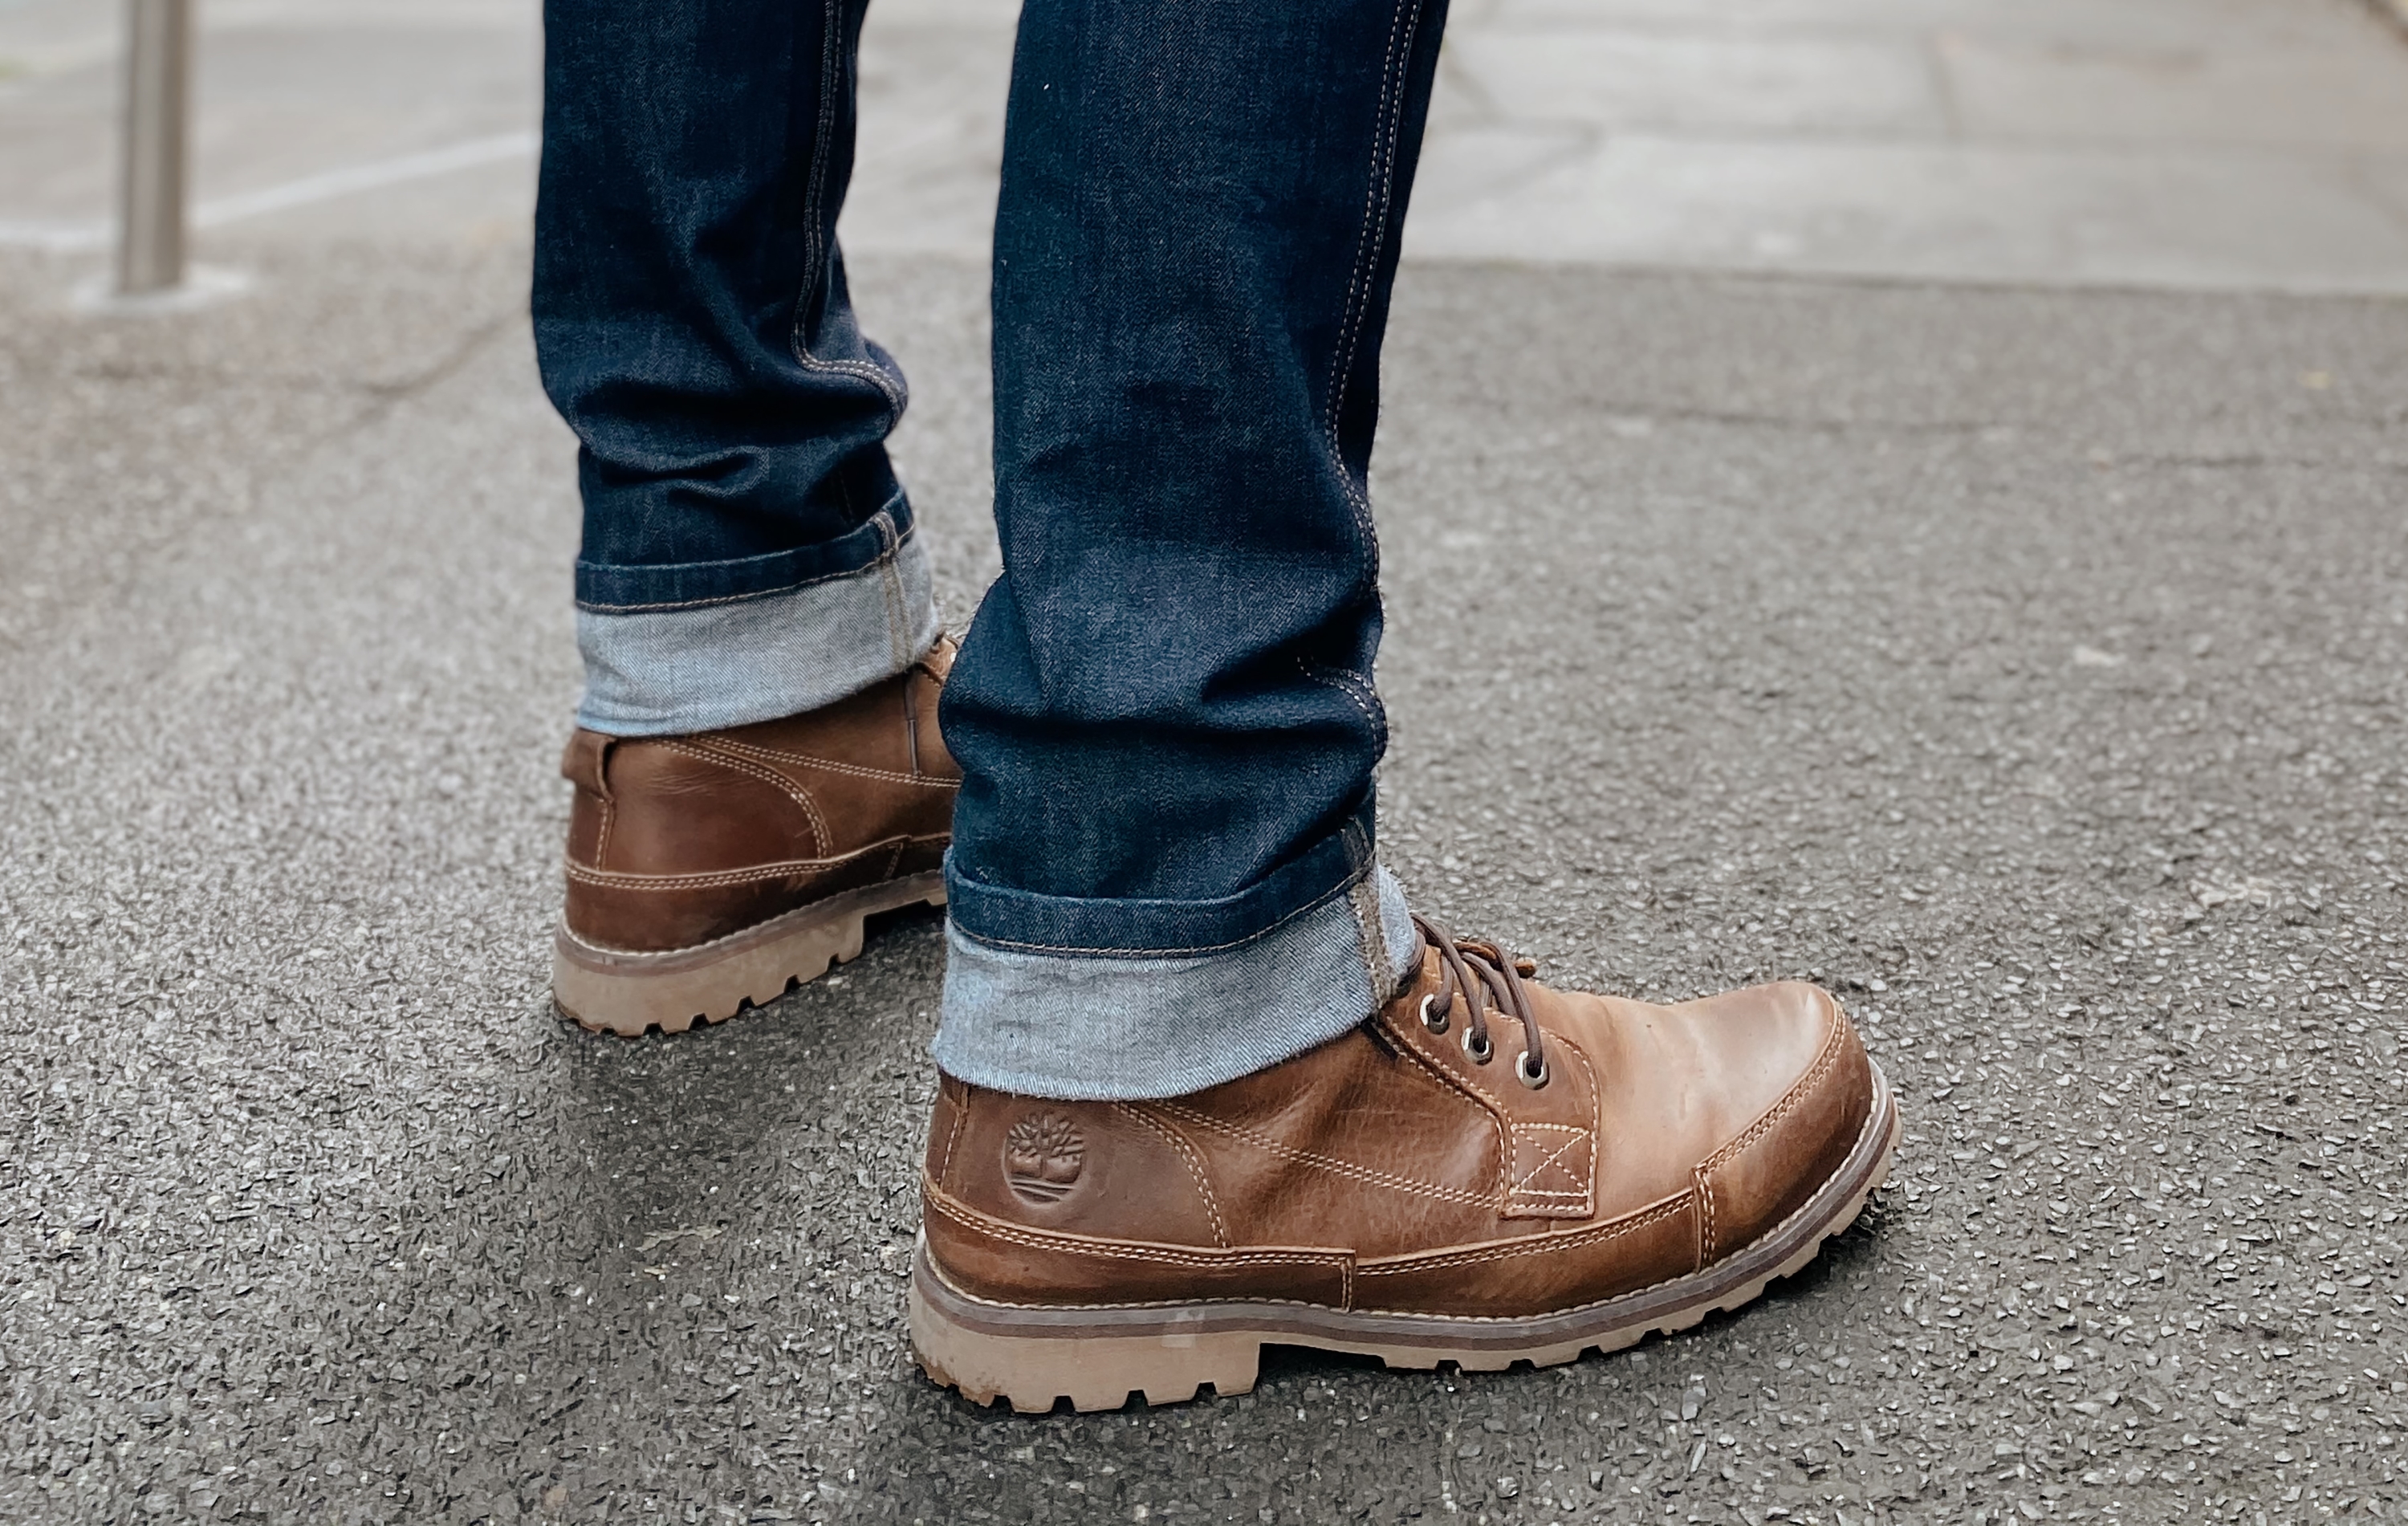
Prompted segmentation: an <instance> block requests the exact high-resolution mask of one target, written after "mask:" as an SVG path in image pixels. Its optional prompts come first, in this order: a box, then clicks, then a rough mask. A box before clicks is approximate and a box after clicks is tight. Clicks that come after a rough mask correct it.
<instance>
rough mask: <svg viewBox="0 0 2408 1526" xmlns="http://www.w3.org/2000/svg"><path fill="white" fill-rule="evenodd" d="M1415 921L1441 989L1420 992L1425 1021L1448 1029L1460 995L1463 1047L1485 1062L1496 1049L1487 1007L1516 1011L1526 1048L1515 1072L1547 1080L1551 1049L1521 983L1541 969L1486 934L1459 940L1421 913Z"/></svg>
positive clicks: (1533, 1081)
mask: <svg viewBox="0 0 2408 1526" xmlns="http://www.w3.org/2000/svg"><path fill="white" fill-rule="evenodd" d="M1413 927H1414V928H1415V929H1417V930H1419V931H1420V933H1421V935H1422V942H1423V943H1426V944H1427V945H1428V946H1429V947H1430V948H1431V949H1432V950H1434V951H1435V952H1436V953H1437V955H1438V968H1439V983H1438V989H1437V990H1435V991H1432V992H1431V993H1430V994H1429V995H1427V996H1426V997H1423V998H1422V1012H1421V1016H1422V1026H1423V1027H1424V1028H1426V1029H1429V1030H1430V1031H1431V1032H1433V1033H1443V1032H1445V1031H1446V1030H1447V1027H1448V1025H1449V1024H1450V1023H1451V1022H1452V1021H1453V1020H1454V1019H1453V1013H1454V1010H1455V998H1456V997H1457V996H1461V997H1462V998H1463V1009H1464V1011H1465V1012H1466V1013H1467V1014H1469V1020H1468V1021H1466V1022H1465V1024H1464V1028H1463V1052H1464V1053H1465V1054H1467V1055H1469V1056H1470V1057H1471V1058H1472V1060H1473V1062H1474V1063H1477V1064H1481V1065H1485V1064H1487V1063H1488V1061H1489V1060H1490V1059H1491V1058H1494V1057H1495V1056H1496V1053H1497V1050H1496V1046H1495V1045H1494V1044H1491V1043H1490V1042H1489V1037H1488V1009H1489V1008H1490V1007H1491V1006H1494V1007H1495V1008H1496V1009H1497V1011H1498V1015H1501V1016H1506V1017H1518V1018H1520V1019H1521V1021H1522V1042H1523V1044H1524V1048H1523V1050H1522V1058H1519V1059H1517V1060H1515V1061H1514V1062H1513V1073H1514V1074H1515V1075H1516V1076H1518V1077H1520V1078H1521V1082H1522V1084H1523V1085H1524V1086H1526V1087H1529V1088H1530V1089H1531V1090H1533V1091H1536V1090H1537V1089H1538V1088H1539V1087H1543V1086H1545V1085H1546V1084H1547V1054H1546V1050H1545V1048H1544V1047H1543V1045H1542V1041H1541V1035H1540V1032H1539V1015H1538V1014H1537V1013H1536V1012H1534V1011H1532V1010H1531V1007H1530V991H1529V987H1528V986H1524V985H1523V984H1522V977H1523V976H1524V975H1534V974H1537V973H1538V972H1539V967H1538V966H1537V965H1536V964H1535V963H1533V962H1531V961H1530V960H1528V959H1526V958H1522V957H1519V956H1516V955H1512V954H1508V953H1506V952H1505V950H1504V949H1502V948H1500V947H1498V945H1497V944H1495V943H1489V942H1486V941H1485V940H1483V939H1466V940H1465V941H1463V942H1462V943H1457V942H1455V939H1454V938H1453V937H1451V936H1449V935H1448V933H1447V930H1446V929H1444V928H1441V927H1440V926H1439V925H1438V924H1437V923H1435V922H1432V921H1430V920H1429V919H1428V918H1427V917H1425V916H1423V915H1421V914H1418V913H1416V914H1414V916H1413Z"/></svg>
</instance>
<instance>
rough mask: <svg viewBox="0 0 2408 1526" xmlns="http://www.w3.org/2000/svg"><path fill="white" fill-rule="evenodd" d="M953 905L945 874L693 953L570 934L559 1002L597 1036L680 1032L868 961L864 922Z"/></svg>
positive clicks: (780, 919)
mask: <svg viewBox="0 0 2408 1526" xmlns="http://www.w3.org/2000/svg"><path fill="white" fill-rule="evenodd" d="M923 902H925V903H926V904H928V905H930V906H942V905H943V904H944V903H945V874H944V871H942V870H930V871H927V872H926V873H925V874H909V875H906V876H904V877H903V878H902V879H899V880H888V881H886V882H885V883H883V884H882V885H866V886H864V887H863V888H861V889H859V890H848V891H846V892H845V893H843V894H842V895H838V896H830V897H829V898H827V899H826V900H816V901H813V902H812V903H811V904H810V905H809V906H798V907H796V908H795V910H793V911H791V912H788V913H786V914H784V915H782V916H777V917H772V918H770V919H769V920H768V921H767V922H764V923H761V924H760V925H759V926H757V927H751V928H746V929H744V930H743V931H741V932H734V933H730V934H728V935H727V936H726V937H724V938H721V939H717V940H715V941H713V942H711V943H702V944H699V945H697V946H695V947H693V948H679V949H671V950H669V951H668V952H667V953H665V954H625V953H621V952H619V951H617V950H615V949H608V948H596V947H595V946H594V945H593V944H591V943H585V942H584V941H582V940H581V939H580V938H579V937H578V936H577V935H576V934H575V933H573V932H570V931H569V930H568V929H566V927H564V928H561V929H558V930H557V931H556V932H555V933H554V934H553V936H552V1001H553V1003H554V1004H556V1005H557V1006H558V1007H559V1008H560V1010H561V1012H562V1013H563V1014H565V1015H567V1016H568V1017H570V1018H573V1019H574V1020H575V1021H576V1022H577V1023H578V1024H579V1025H580V1026H581V1027H583V1028H585V1029H588V1030H590V1031H592V1032H595V1033H616V1034H618V1035H619V1036H620V1037H622V1038H628V1039H635V1038H641V1037H642V1036H643V1035H644V1034H646V1033H648V1032H650V1031H652V1029H656V1028H657V1029H660V1030H661V1031H662V1032H664V1033H682V1032H684V1031H685V1030H686V1029H689V1028H692V1027H693V1026H694V1025H695V1023H698V1022H700V1023H722V1022H725V1021H726V1020H727V1019H728V1018H730V1017H733V1016H735V1015H737V1014H738V1012H741V1011H743V1010H744V1009H745V1008H746V1007H748V1006H750V1007H757V1006H762V1005H765V1004H767V1003H768V1002H770V1001H776V1000H777V999H778V998H779V997H781V996H783V995H784V994H785V993H786V992H787V991H788V990H789V989H790V988H792V987H793V986H797V985H800V984H802V983H803V982H805V981H810V980H816V979H818V978H819V977H820V976H821V975H823V974H825V973H826V972H828V971H829V970H830V969H832V968H833V967H835V966H837V965H839V964H844V963H848V962H849V961H851V960H853V959H857V958H859V957H861V943H862V938H863V936H864V928H863V924H864V923H865V922H867V920H868V919H869V918H870V917H873V916H876V915H878V914H880V913H882V912H892V911H897V910H900V909H901V908H903V907H906V906H915V905H919V904H921V903H923Z"/></svg>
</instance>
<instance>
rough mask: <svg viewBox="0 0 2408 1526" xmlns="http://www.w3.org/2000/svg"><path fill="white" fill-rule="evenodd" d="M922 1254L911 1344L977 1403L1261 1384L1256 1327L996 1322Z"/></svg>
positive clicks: (1030, 1403)
mask: <svg viewBox="0 0 2408 1526" xmlns="http://www.w3.org/2000/svg"><path fill="white" fill-rule="evenodd" d="M925 1254H926V1253H925V1251H924V1252H922V1256H923V1258H924V1260H922V1261H921V1262H920V1264H918V1265H917V1266H915V1267H914V1268H913V1274H912V1277H911V1294H910V1327H911V1352H912V1355H913V1356H914V1357H915V1358H917V1359H918V1360H919V1363H920V1368H921V1370H922V1371H923V1372H925V1373H926V1374H927V1375H928V1376H929V1377H930V1378H931V1379H932V1380H934V1381H935V1382H937V1383H938V1384H939V1385H941V1386H943V1387H946V1388H951V1389H960V1390H961V1395H962V1397H963V1398H965V1399H968V1401H969V1402H970V1403H972V1404H981V1405H984V1404H994V1403H995V1401H996V1399H998V1398H1001V1399H1007V1400H1010V1401H1011V1407H1012V1408H1013V1409H1015V1410H1017V1411H1018V1412H1020V1413H1021V1414H1023V1415H1041V1414H1044V1413H1045V1412H1046V1411H1048V1410H1051V1409H1052V1408H1053V1407H1054V1404H1057V1403H1059V1402H1060V1401H1061V1400H1064V1399H1068V1400H1069V1401H1070V1407H1071V1408H1073V1409H1076V1410H1081V1411H1087V1410H1097V1409H1118V1408H1120V1407H1121V1406H1123V1405H1124V1404H1127V1403H1128V1401H1129V1396H1130V1395H1131V1394H1133V1393H1138V1394H1143V1395H1144V1396H1145V1402H1146V1403H1147V1404H1180V1403H1183V1402H1184V1401H1186V1400H1189V1399H1193V1398H1195V1397H1196V1395H1197V1390H1198V1389H1202V1388H1203V1387H1204V1386H1205V1385H1206V1384H1208V1383H1209V1384H1211V1387H1212V1390H1213V1391H1214V1392H1215V1393H1220V1394H1232V1393H1247V1392H1251V1391H1252V1390H1253V1389H1254V1376H1255V1374H1256V1372H1257V1370H1258V1368H1259V1365H1260V1358H1261V1355H1262V1342H1261V1340H1260V1338H1259V1337H1257V1336H1254V1335H1251V1334H1248V1333H1245V1332H1236V1331H1218V1332H1190V1331H1182V1330H1179V1329H1176V1328H1170V1329H1164V1330H1158V1331H1155V1332H1150V1333H1145V1334H1132V1335H1122V1334H1101V1333H1097V1334H1070V1333H1066V1332H1065V1330H1066V1327H1065V1326H1063V1325H1062V1324H1059V1323H1056V1322H1054V1321H1052V1320H1048V1321H1046V1322H1045V1323H1044V1324H1042V1325H1037V1326H1035V1328H1031V1329H1029V1330H1027V1331H1025V1332H1014V1331H1011V1330H1008V1329H1004V1328H999V1326H1000V1325H1001V1322H1002V1320H1001V1319H997V1318H996V1317H990V1312H989V1310H988V1309H985V1308H981V1309H979V1310H978V1311H977V1313H976V1314H973V1313H972V1312H971V1305H970V1304H969V1303H968V1301H967V1300H964V1299H962V1298H961V1296H960V1295H959V1294H956V1293H953V1291H952V1290H951V1289H949V1288H945V1287H943V1286H942V1284H940V1283H938V1282H937V1281H936V1277H935V1274H934V1273H933V1272H931V1271H930V1270H929V1269H928V1267H927V1265H926V1262H925ZM1022 1312H1023V1311H1019V1310H1005V1309H1000V1308H995V1309H993V1310H992V1315H993V1316H1001V1317H1002V1318H1003V1319H1009V1318H1010V1317H1011V1316H1012V1315H1014V1314H1019V1313H1022ZM1026 1312H1029V1313H1037V1312H1039V1311H1026ZM1034 1324H1035V1322H1034V1321H1032V1325H1034Z"/></svg>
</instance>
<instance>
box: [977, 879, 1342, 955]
mask: <svg viewBox="0 0 2408 1526" xmlns="http://www.w3.org/2000/svg"><path fill="white" fill-rule="evenodd" d="M1369 872H1370V871H1369V869H1365V870H1364V871H1361V872H1360V873H1357V874H1356V875H1355V877H1354V878H1353V879H1350V880H1348V881H1347V882H1346V883H1345V884H1344V885H1339V886H1337V887H1336V888H1334V889H1331V890H1328V891H1326V892H1325V893H1323V894H1322V895H1320V896H1318V897H1315V898H1314V899H1313V900H1311V901H1309V902H1307V903H1306V904H1305V905H1302V906H1299V907H1297V909H1296V910H1295V911H1292V912H1290V913H1288V914H1286V915H1285V916H1283V917H1281V918H1280V919H1279V920H1278V921H1276V922H1273V923H1272V924H1271V925H1270V926H1269V927H1267V928H1265V929H1262V930H1261V931H1260V932H1254V933H1248V934H1247V935H1246V936H1245V937H1243V938H1239V939H1234V940H1232V941H1230V942H1228V943H1206V944H1203V945H1201V946H1198V947H1195V948H1077V947H1071V946H1068V945H1065V944H1061V943H1019V942H1016V941H1013V940H1011V939H1004V938H989V937H986V936H985V935H983V934H982V933H976V932H972V931H970V930H969V929H967V928H965V927H963V926H962V925H961V923H960V922H959V921H955V922H954V923H953V930H954V931H956V932H958V933H960V934H961V935H962V936H963V937H965V938H967V939H968V940H970V941H971V942H972V943H983V944H985V945H986V946H987V947H989V948H996V949H1002V950H1004V951H1006V952H1010V953H1019V954H1070V955H1082V956H1098V957H1120V958H1131V959H1139V958H1185V957H1193V956H1196V955H1198V954H1226V953H1227V952H1228V951H1229V950H1231V949H1237V948H1243V947H1245V946H1246V945H1247V944H1249V943H1260V942H1262V940H1264V939H1266V938H1268V937H1269V936H1270V935H1271V934H1272V933H1275V932H1277V931H1279V930H1280V929H1282V928H1283V927H1286V926H1287V925H1288V924H1289V923H1291V922H1293V921H1295V920H1296V919H1297V918H1298V917H1300V916H1304V915H1306V914H1310V913H1312V912H1317V911H1319V910H1321V908H1323V907H1324V906H1326V905H1328V904H1329V903H1330V902H1331V901H1333V900H1337V899H1338V898H1339V897H1340V896H1343V895H1346V894H1348V893H1349V892H1351V891H1352V890H1353V889H1354V888H1355V885H1357V884H1358V883H1360V882H1361V880H1362V878H1363V876H1364V875H1365V874H1368V873H1369ZM967 883H968V884H970V885H978V882H977V881H976V880H969V881H968V882H967ZM979 887H980V888H981V889H984V888H986V886H983V885H981V886H979Z"/></svg>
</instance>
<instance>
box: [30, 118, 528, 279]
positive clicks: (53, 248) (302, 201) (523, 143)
mask: <svg viewBox="0 0 2408 1526" xmlns="http://www.w3.org/2000/svg"><path fill="white" fill-rule="evenodd" d="M542 141H543V139H542V136H541V135H540V134H538V133H535V132H518V133H497V134H495V136H494V137H478V138H471V139H469V140H468V141H467V142H466V143H454V144H452V145H451V146H450V147H448V148H441V149H428V150H426V151H423V152H421V153H404V154H398V155H396V156H394V158H391V159H372V160H370V161H369V162H368V163H366V164H364V165H351V166H347V167H345V168H342V169H330V170H326V171H324V172H322V173H321V174H316V175H304V176H302V177H301V178H300V179H299V180H287V181H285V182H284V183H283V184H281V185H270V186H265V187H263V188H261V189H260V190H257V191H245V192H242V193H240V194H236V195H231V196H219V197H217V198H216V199H214V200H211V201H205V202H202V203H201V204H200V205H199V206H197V207H195V208H193V226H194V227H196V228H214V227H220V226H222V225H223V224H225V223H235V222H239V221H241V220H242V219H244V218H249V217H265V216H266V215H267V214H268V213H270V212H281V211H287V210H290V209H293V208H295V207H306V206H308V205H309V204H311V203H312V202H320V201H331V200H333V199H335V198H336V197H337V196H349V195H356V194H359V193H360V192H362V191H374V190H378V189H380V188H381V187H383V186H388V185H398V184H400V183H402V182H403V181H405V180H425V179H428V178H429V177H431V176H436V175H449V174H451V173H452V172H453V171H455V170H462V169H473V168H475V167H477V166H480V165H491V164H498V163H499V162H501V161H502V160H505V159H519V158H524V157H526V156H527V155H529V154H532V153H534V152H535V151H537V149H538V148H539V147H541V145H542ZM115 231H116V230H115V224H113V223H47V222H40V221H35V220H28V219H15V218H0V247H6V248H11V249H38V250H44V251H48V252H52V253H70V252H76V251H79V250H87V249H102V248H106V247H107V246H108V243H109V240H110V239H111V238H112V237H113V236H114V234H115Z"/></svg>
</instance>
